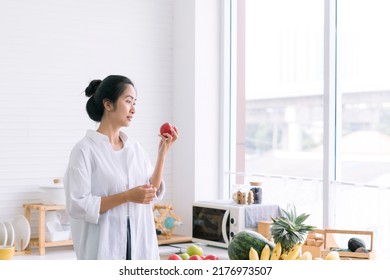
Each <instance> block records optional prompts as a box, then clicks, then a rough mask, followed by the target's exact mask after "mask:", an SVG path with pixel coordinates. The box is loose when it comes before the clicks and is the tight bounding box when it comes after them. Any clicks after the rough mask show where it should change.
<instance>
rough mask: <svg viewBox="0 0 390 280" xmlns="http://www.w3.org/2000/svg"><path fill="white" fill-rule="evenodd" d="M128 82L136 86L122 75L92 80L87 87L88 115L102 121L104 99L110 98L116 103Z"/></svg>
mask: <svg viewBox="0 0 390 280" xmlns="http://www.w3.org/2000/svg"><path fill="white" fill-rule="evenodd" d="M126 84H130V85H132V86H133V87H134V84H133V82H132V81H131V80H130V79H129V78H127V77H125V76H120V75H110V76H108V77H106V78H105V79H104V80H92V81H91V82H90V83H89V85H88V87H87V88H86V89H85V95H86V96H87V97H89V99H88V101H87V105H86V109H87V113H88V116H89V117H90V118H91V119H92V120H94V121H96V122H100V121H101V120H102V117H103V113H104V105H103V101H104V100H106V99H108V100H110V101H111V102H112V103H113V104H115V103H116V101H117V100H118V98H119V96H121V94H122V93H123V92H124V90H125V86H126Z"/></svg>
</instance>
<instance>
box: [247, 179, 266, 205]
mask: <svg viewBox="0 0 390 280" xmlns="http://www.w3.org/2000/svg"><path fill="white" fill-rule="evenodd" d="M249 184H250V185H251V187H252V188H251V191H252V192H253V203H254V204H261V203H262V202H263V190H262V189H261V187H260V186H261V185H262V184H263V183H262V182H250V183H249Z"/></svg>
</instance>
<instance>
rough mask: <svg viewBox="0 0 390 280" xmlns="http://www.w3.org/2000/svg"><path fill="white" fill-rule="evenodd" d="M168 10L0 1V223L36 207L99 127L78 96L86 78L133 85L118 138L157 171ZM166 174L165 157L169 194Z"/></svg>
mask: <svg viewBox="0 0 390 280" xmlns="http://www.w3.org/2000/svg"><path fill="white" fill-rule="evenodd" d="M173 4H174V0H158V1H157V0H110V1H108V0H106V1H93V0H88V1H77V0H68V1H51V0H38V1H28V0H24V1H22V0H19V1H1V2H0V40H1V43H0V61H1V64H0V220H5V219H10V218H12V217H14V216H15V215H17V214H22V213H23V208H22V205H23V203H27V202H39V193H38V192H37V190H38V186H39V185H42V184H49V183H50V182H51V180H52V179H53V178H55V177H62V176H63V174H64V172H65V168H66V164H67V161H68V157H69V152H70V149H71V148H72V147H73V145H74V144H75V143H76V141H78V140H79V139H80V138H81V137H83V136H84V134H85V130H86V129H90V128H91V129H94V128H95V127H96V125H95V123H93V122H92V121H90V120H89V118H88V115H87V114H86V112H85V103H86V101H87V98H86V97H85V96H84V94H83V90H84V89H85V88H86V86H87V85H88V83H89V81H90V80H91V79H96V78H104V77H105V76H107V75H109V74H122V75H126V76H128V77H130V78H131V79H132V80H133V81H134V83H135V85H136V88H137V90H138V102H137V103H138V105H137V113H136V117H135V119H134V121H133V123H132V124H131V126H130V127H129V128H127V129H125V130H126V132H127V133H128V134H129V135H130V137H133V138H135V139H137V140H139V141H140V142H141V143H142V145H143V146H144V148H145V149H146V151H147V152H148V153H149V156H150V158H151V160H152V161H153V162H154V160H155V158H156V155H157V153H156V152H157V145H158V140H159V139H158V136H157V135H158V133H159V132H158V129H159V127H160V124H161V123H163V122H165V121H172V120H173V113H172V107H173V102H172V92H173V72H172V71H173V70H172V69H173V64H172V63H173V62H172V61H173V24H174V18H173ZM172 172H173V171H172V155H170V156H169V158H168V159H167V163H166V165H165V181H166V182H167V185H168V187H169V189H170V190H172ZM166 200H167V201H169V200H171V192H170V191H168V192H167V195H166Z"/></svg>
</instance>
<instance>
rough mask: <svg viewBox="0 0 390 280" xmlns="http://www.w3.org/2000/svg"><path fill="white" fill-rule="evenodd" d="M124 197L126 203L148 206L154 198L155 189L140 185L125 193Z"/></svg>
mask: <svg viewBox="0 0 390 280" xmlns="http://www.w3.org/2000/svg"><path fill="white" fill-rule="evenodd" d="M126 196H127V198H128V199H127V201H128V202H134V203H141V204H149V203H150V202H151V201H152V200H153V199H154V198H155V197H156V189H155V188H153V185H151V184H146V185H141V186H138V187H134V188H132V189H130V190H128V191H126Z"/></svg>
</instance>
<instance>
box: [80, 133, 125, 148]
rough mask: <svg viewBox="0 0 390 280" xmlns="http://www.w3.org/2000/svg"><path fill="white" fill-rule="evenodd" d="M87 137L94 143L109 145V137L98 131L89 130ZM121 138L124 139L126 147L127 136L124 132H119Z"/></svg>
mask: <svg viewBox="0 0 390 280" xmlns="http://www.w3.org/2000/svg"><path fill="white" fill-rule="evenodd" d="M86 135H87V137H89V138H91V139H92V140H93V141H94V142H96V143H100V142H105V143H109V140H108V136H107V135H104V134H102V133H100V132H97V131H96V130H92V129H89V130H87V134H86ZM119 137H120V138H121V139H122V141H123V143H124V145H125V146H127V139H128V137H127V135H126V134H125V133H124V132H123V131H119Z"/></svg>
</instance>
